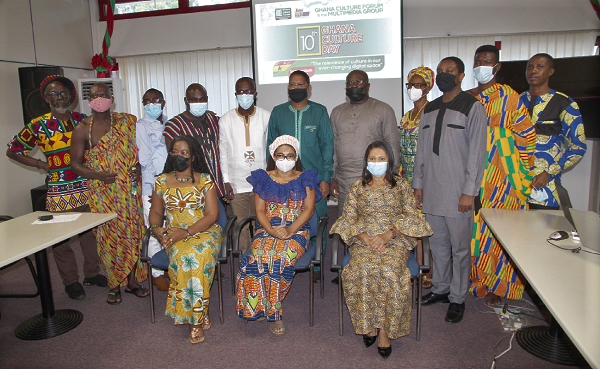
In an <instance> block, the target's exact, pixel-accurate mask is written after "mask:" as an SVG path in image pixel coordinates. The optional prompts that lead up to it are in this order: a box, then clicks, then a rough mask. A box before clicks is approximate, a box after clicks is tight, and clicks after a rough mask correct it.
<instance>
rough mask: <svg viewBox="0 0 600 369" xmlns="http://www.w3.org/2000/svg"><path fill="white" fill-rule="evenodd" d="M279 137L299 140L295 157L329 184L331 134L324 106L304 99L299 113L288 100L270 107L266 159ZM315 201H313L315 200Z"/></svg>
mask: <svg viewBox="0 0 600 369" xmlns="http://www.w3.org/2000/svg"><path fill="white" fill-rule="evenodd" d="M282 135H290V136H293V137H296V138H297V139H298V141H300V152H299V153H298V156H299V157H300V160H301V161H302V166H303V167H304V170H312V169H314V170H316V171H317V172H318V176H319V178H320V179H321V181H326V182H331V177H332V175H333V132H332V130H331V122H330V121H329V114H327V108H326V107H325V106H324V105H321V104H318V103H316V102H313V101H310V100H308V105H306V107H305V108H304V109H302V110H296V109H294V108H293V107H292V103H291V102H290V101H288V102H286V103H283V104H280V105H277V106H276V107H274V108H273V111H272V112H271V116H270V118H269V128H268V133H267V148H266V150H265V152H266V159H267V160H268V159H269V156H271V155H270V153H269V145H271V144H272V143H273V141H275V139H276V138H277V137H279V136H282ZM318 199H319V198H317V200H318Z"/></svg>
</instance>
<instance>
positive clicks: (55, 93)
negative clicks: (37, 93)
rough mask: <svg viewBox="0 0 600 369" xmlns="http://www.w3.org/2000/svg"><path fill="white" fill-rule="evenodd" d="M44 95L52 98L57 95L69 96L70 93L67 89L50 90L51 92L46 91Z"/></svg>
mask: <svg viewBox="0 0 600 369" xmlns="http://www.w3.org/2000/svg"><path fill="white" fill-rule="evenodd" d="M46 96H50V97H53V98H57V97H59V96H60V97H69V96H71V93H70V92H69V91H51V92H48V93H47V94H46Z"/></svg>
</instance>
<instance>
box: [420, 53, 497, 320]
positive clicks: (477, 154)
mask: <svg viewBox="0 0 600 369" xmlns="http://www.w3.org/2000/svg"><path fill="white" fill-rule="evenodd" d="M464 72H465V65H464V63H463V62H462V60H460V59H459V58H457V57H454V56H449V57H447V58H444V59H442V61H441V62H440V64H438V67H437V73H436V74H437V75H436V79H435V83H436V84H437V86H438V88H439V89H440V91H442V93H443V95H442V96H440V97H438V98H437V99H435V100H433V101H432V102H430V103H429V104H427V106H425V109H423V115H422V116H421V122H420V124H419V138H418V141H417V155H416V157H415V171H414V175H413V182H412V187H413V188H414V191H415V197H416V198H417V207H419V208H421V210H422V211H423V213H425V219H426V220H427V222H428V223H429V224H430V225H431V228H432V229H433V236H431V237H430V238H429V242H430V245H431V253H432V255H433V281H432V284H433V286H432V288H431V293H429V294H427V295H425V296H424V297H423V305H431V304H435V303H438V302H444V303H450V306H449V308H448V312H447V313H446V321H447V322H450V323H459V322H460V321H461V320H462V319H463V315H464V312H465V302H464V301H465V295H466V293H467V290H468V289H469V274H470V272H471V237H472V235H473V224H474V220H473V217H474V212H473V208H474V200H475V196H476V195H477V194H478V193H479V189H480V187H481V182H482V181H483V171H484V168H485V159H486V139H487V115H486V113H485V108H484V107H483V105H481V103H480V102H479V100H477V99H476V98H475V97H473V96H471V95H469V94H468V93H466V92H464V91H463V90H462V89H461V86H460V84H461V82H462V80H463V78H464V77H465V73H464Z"/></svg>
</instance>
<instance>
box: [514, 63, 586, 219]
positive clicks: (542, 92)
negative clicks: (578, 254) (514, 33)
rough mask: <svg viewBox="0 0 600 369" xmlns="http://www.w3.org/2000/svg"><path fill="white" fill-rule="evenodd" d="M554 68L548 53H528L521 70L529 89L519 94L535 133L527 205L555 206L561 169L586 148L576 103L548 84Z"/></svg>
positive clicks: (581, 154)
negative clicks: (532, 165) (531, 177)
mask: <svg viewBox="0 0 600 369" xmlns="http://www.w3.org/2000/svg"><path fill="white" fill-rule="evenodd" d="M554 70H555V69H554V58H552V56H550V55H548V54H535V55H534V56H532V57H531V59H529V61H528V62H527V70H526V72H525V75H526V77H527V82H528V83H529V87H530V89H529V91H525V92H523V93H522V94H521V101H522V102H523V103H524V104H525V106H526V107H527V109H528V110H529V115H530V116H531V122H532V123H533V124H534V125H535V132H536V134H537V145H536V151H535V168H534V173H533V174H534V177H533V181H532V186H533V189H532V191H531V196H530V197H529V208H530V209H558V208H559V205H560V204H559V200H558V194H557V192H556V181H558V183H560V178H561V175H562V172H563V171H564V170H565V169H567V168H570V167H572V166H573V165H575V164H577V162H579V160H581V158H582V157H583V155H584V154H585V151H586V150H587V145H586V144H585V133H584V131H583V121H582V120H581V113H579V107H578V106H577V103H576V102H575V101H574V100H573V99H571V98H570V97H568V96H567V95H565V94H563V93H561V92H558V91H556V90H553V89H551V88H550V87H549V86H548V80H549V79H550V76H551V75H552V74H554Z"/></svg>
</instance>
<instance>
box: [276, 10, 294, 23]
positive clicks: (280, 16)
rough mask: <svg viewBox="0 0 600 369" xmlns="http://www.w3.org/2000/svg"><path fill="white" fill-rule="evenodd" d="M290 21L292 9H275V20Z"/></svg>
mask: <svg viewBox="0 0 600 369" xmlns="http://www.w3.org/2000/svg"><path fill="white" fill-rule="evenodd" d="M285 19H292V8H277V9H275V20H285Z"/></svg>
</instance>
